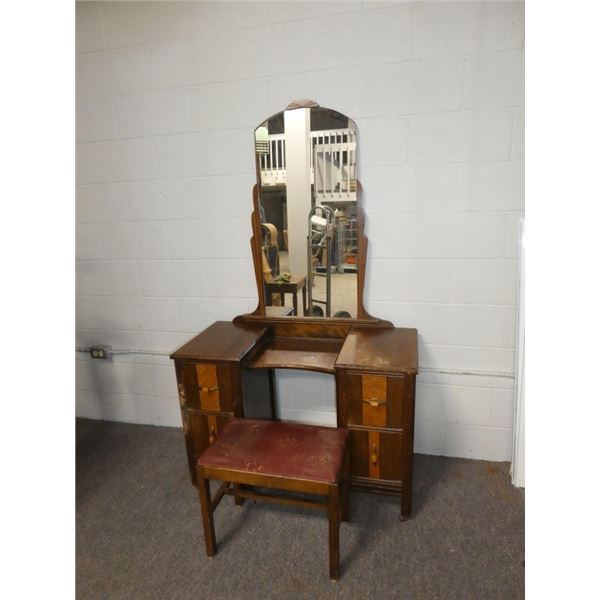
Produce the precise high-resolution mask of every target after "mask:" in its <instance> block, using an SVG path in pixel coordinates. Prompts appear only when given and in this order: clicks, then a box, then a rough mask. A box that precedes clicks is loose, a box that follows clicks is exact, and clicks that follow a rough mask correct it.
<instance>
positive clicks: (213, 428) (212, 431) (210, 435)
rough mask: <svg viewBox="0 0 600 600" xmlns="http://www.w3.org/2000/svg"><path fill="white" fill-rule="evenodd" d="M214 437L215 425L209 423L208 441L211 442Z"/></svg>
mask: <svg viewBox="0 0 600 600" xmlns="http://www.w3.org/2000/svg"><path fill="white" fill-rule="evenodd" d="M216 437H217V436H216V435H215V426H214V425H211V426H210V429H209V431H208V443H209V444H212V443H213V442H214V441H215V438H216Z"/></svg>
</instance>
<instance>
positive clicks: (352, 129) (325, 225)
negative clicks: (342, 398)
mask: <svg viewBox="0 0 600 600" xmlns="http://www.w3.org/2000/svg"><path fill="white" fill-rule="evenodd" d="M255 141H256V159H257V173H258V177H259V189H260V195H259V211H260V221H261V244H262V263H263V264H262V267H263V276H264V285H265V298H266V304H267V306H266V314H267V315H272V316H299V317H300V316H320V317H321V316H322V317H325V318H326V317H336V318H341V317H345V318H356V316H357V250H358V236H357V183H356V175H357V170H356V165H357V141H356V124H355V123H354V121H352V120H351V119H349V118H348V117H346V116H345V115H343V114H341V113H339V112H336V111H334V110H331V109H328V108H322V107H318V106H312V107H310V108H304V107H303V108H293V109H287V110H285V111H282V112H280V113H278V114H276V115H274V116H273V117H271V118H270V119H268V120H267V121H265V122H264V123H261V125H259V126H258V127H257V128H256V130H255Z"/></svg>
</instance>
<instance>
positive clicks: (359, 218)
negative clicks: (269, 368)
mask: <svg viewBox="0 0 600 600" xmlns="http://www.w3.org/2000/svg"><path fill="white" fill-rule="evenodd" d="M313 107H319V105H318V104H317V103H316V102H314V101H312V100H302V101H294V102H292V103H290V104H289V105H288V106H287V107H286V108H285V109H284V110H293V109H296V108H313ZM320 108H327V107H320ZM328 110H334V109H328ZM281 112H283V111H278V112H276V113H275V114H273V115H271V116H270V117H269V118H267V119H265V120H264V121H262V123H264V122H266V121H269V120H270V119H272V118H273V117H275V116H276V115H279V114H280V113H281ZM335 112H339V111H335ZM340 114H343V113H340ZM344 116H346V115H344ZM348 119H350V117H348ZM350 120H352V121H353V122H354V119H350ZM262 123H261V124H260V125H258V127H260V126H261V125H262ZM357 132H358V130H357ZM255 133H256V129H255V130H254V132H253V142H254V136H255ZM254 146H255V144H253V147H254ZM255 168H256V181H257V183H256V184H255V185H254V187H253V190H252V201H253V211H252V215H251V219H252V238H251V239H250V245H251V248H252V261H253V263H254V275H255V278H256V288H257V291H258V306H257V307H256V309H255V310H254V311H253V312H251V313H248V314H245V315H241V316H240V317H239V319H241V320H244V321H259V322H262V323H273V324H276V323H307V324H309V323H321V324H325V323H331V324H344V325H346V326H353V325H373V326H384V327H386V326H388V327H391V326H392V324H391V323H390V322H389V321H385V320H383V319H379V318H377V317H373V316H372V315H370V314H369V313H368V312H367V311H366V310H365V307H364V303H363V298H364V287H365V271H366V263H367V246H368V239H367V237H366V236H365V232H364V229H365V211H364V209H363V206H362V186H361V184H360V181H359V180H358V178H357V180H356V225H357V235H358V251H357V261H356V267H357V274H356V275H357V282H356V304H357V306H356V315H357V316H356V318H337V317H313V316H296V315H295V316H280V317H275V316H269V315H267V314H266V306H267V304H266V298H265V286H264V279H263V278H264V274H263V259H262V247H261V240H262V232H261V221H260V208H259V203H260V181H261V178H260V163H259V160H258V156H257V155H256V152H255Z"/></svg>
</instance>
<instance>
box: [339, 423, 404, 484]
mask: <svg viewBox="0 0 600 600" xmlns="http://www.w3.org/2000/svg"><path fill="white" fill-rule="evenodd" d="M349 429H350V473H351V475H353V476H355V477H362V478H365V477H368V478H371V479H384V480H387V481H401V480H402V479H403V478H404V473H405V464H404V461H403V457H402V443H403V434H402V433H398V432H390V431H382V430H376V429H353V428H349Z"/></svg>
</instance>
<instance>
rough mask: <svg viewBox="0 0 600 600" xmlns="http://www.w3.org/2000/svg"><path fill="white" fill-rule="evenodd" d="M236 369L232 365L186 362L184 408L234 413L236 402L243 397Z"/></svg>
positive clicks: (180, 388)
mask: <svg viewBox="0 0 600 600" xmlns="http://www.w3.org/2000/svg"><path fill="white" fill-rule="evenodd" d="M234 371H235V369H234V368H232V367H230V366H228V365H215V364H211V363H187V364H184V365H183V384H184V385H183V386H181V385H180V386H179V400H180V403H181V405H182V407H187V408H192V409H195V410H210V411H214V412H234V410H235V406H236V404H237V403H238V402H239V401H240V400H241V390H240V383H239V377H238V376H237V372H234ZM182 387H183V388H184V390H183V392H184V393H183V394H182Z"/></svg>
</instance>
